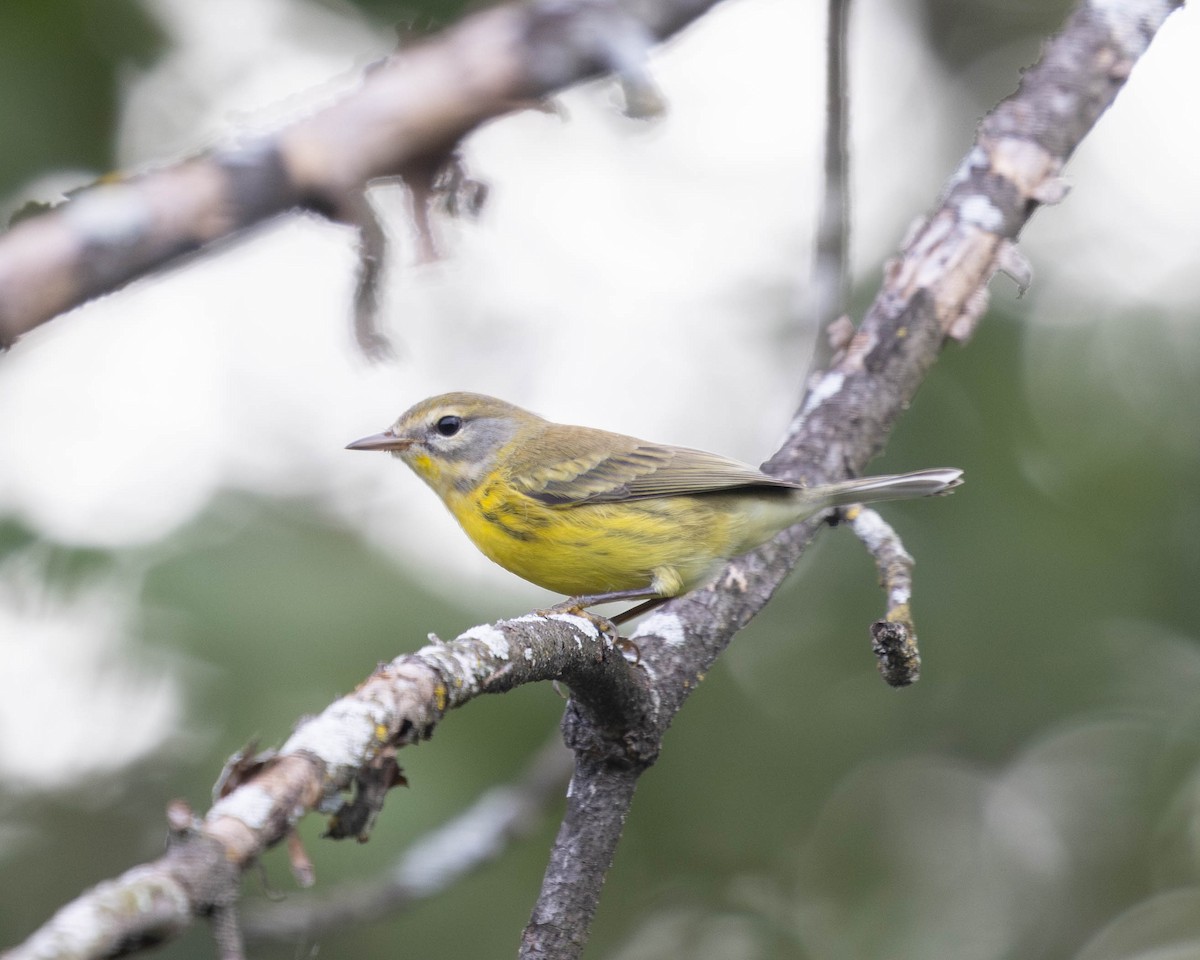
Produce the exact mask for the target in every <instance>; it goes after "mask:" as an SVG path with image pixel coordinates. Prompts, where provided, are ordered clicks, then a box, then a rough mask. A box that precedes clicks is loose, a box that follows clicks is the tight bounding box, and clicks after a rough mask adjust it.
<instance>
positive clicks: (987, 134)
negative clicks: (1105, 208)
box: [522, 0, 1179, 958]
mask: <svg viewBox="0 0 1200 960" xmlns="http://www.w3.org/2000/svg"><path fill="white" fill-rule="evenodd" d="M1178 5H1179V3H1178V2H1175V0H1084V2H1082V3H1081V4H1080V5H1079V6H1078V7H1077V8H1076V9H1075V11H1074V12H1073V13H1072V14H1071V16H1070V18H1069V19H1068V21H1067V23H1066V24H1065V26H1064V27H1063V30H1062V32H1061V33H1059V34H1058V35H1057V36H1056V37H1054V38H1053V39H1052V40H1051V41H1050V43H1049V44H1048V45H1047V47H1046V49H1045V52H1044V54H1043V57H1042V60H1041V62H1039V63H1038V64H1037V65H1036V66H1035V67H1033V68H1031V69H1030V70H1028V71H1027V72H1026V73H1025V74H1024V75H1023V77H1022V80H1021V84H1020V87H1019V89H1018V90H1017V92H1016V93H1015V94H1013V95H1012V96H1011V97H1009V98H1008V99H1007V100H1005V101H1004V102H1003V103H1001V104H1000V105H999V106H998V107H996V109H995V110H993V111H992V113H990V114H989V115H988V116H987V117H986V118H985V119H984V121H983V123H982V124H981V126H980V129H979V133H978V136H977V138H976V142H975V145H974V146H973V147H972V149H971V150H970V151H969V153H968V154H967V156H966V157H965V158H964V160H963V162H962V163H961V164H960V166H959V169H958V171H957V172H956V173H955V174H954V176H953V177H952V178H951V179H950V182H949V183H948V185H947V187H946V190H945V192H944V193H943V196H942V197H941V200H940V201H939V203H938V205H937V206H936V207H935V209H934V210H933V212H932V213H931V214H930V215H929V217H928V218H927V219H926V220H925V221H924V222H923V223H922V224H921V225H920V226H919V227H918V228H917V229H915V230H914V231H913V233H912V236H911V237H910V239H909V240H908V241H907V242H906V243H905V245H904V247H903V249H902V250H901V251H900V252H899V253H898V254H897V256H896V258H895V259H894V260H893V261H892V262H891V263H890V264H889V265H888V268H887V270H886V272H885V276H884V283H883V286H882V288H881V290H880V292H879V294H878V295H877V296H876V298H875V300H874V302H873V303H872V305H871V307H870V309H869V310H868V311H867V314H866V316H865V317H864V318H863V321H862V323H861V324H860V326H859V329H858V331H857V332H856V333H855V334H854V335H853V337H852V338H851V339H850V340H849V342H848V343H847V344H846V345H845V347H844V349H842V350H841V351H840V352H839V353H838V354H837V355H836V356H835V357H834V358H833V360H832V362H831V363H830V365H829V367H828V369H826V370H823V371H818V372H817V373H815V374H814V375H813V376H812V377H811V378H810V382H809V384H808V390H807V393H806V396H805V399H804V402H803V404H802V406H801V408H800V410H799V412H798V413H797V415H796V417H795V419H794V420H793V421H792V423H791V425H790V428H789V431H788V435H787V439H786V441H785V442H784V444H783V446H782V448H781V449H780V450H779V451H778V453H776V454H775V456H773V457H772V458H771V459H770V460H769V461H768V462H767V464H766V465H765V468H766V469H767V470H768V471H770V472H775V473H779V474H783V475H786V476H789V477H794V478H803V479H804V480H806V481H807V482H809V483H813V484H816V483H827V482H831V481H834V480H839V479H842V478H844V477H846V476H848V475H851V474H855V473H859V472H860V471H862V469H863V468H864V467H865V466H866V464H867V462H868V461H869V460H870V459H871V458H872V457H873V456H875V454H876V453H878V452H879V450H880V449H881V448H882V447H883V445H884V442H885V441H886V439H887V436H888V434H889V433H890V431H891V428H892V425H893V424H894V422H895V421H896V418H897V417H899V416H900V414H901V413H902V412H903V411H904V410H905V409H906V408H907V407H908V405H909V403H910V401H911V400H912V397H913V395H914V394H915V392H916V390H917V387H918V386H919V385H920V383H921V381H922V380H923V379H924V378H925V375H926V373H928V371H929V369H930V367H932V366H933V364H934V362H935V360H936V359H937V356H938V354H939V352H940V351H941V349H942V346H943V345H944V344H945V342H946V341H947V339H957V340H960V341H961V340H965V339H966V338H967V337H968V336H969V334H970V332H971V330H972V328H973V326H974V324H975V323H976V322H977V321H978V319H979V317H980V316H981V315H982V312H983V309H984V307H985V305H986V302H987V300H986V297H987V284H988V282H989V281H990V280H991V278H992V276H993V275H994V274H995V273H996V272H997V271H998V270H1004V271H1006V272H1011V273H1015V274H1017V275H1018V277H1019V279H1020V281H1023V279H1024V273H1025V270H1024V268H1023V265H1022V261H1021V259H1020V257H1019V256H1017V255H1016V253H1015V248H1014V247H1013V241H1014V240H1015V238H1016V237H1017V235H1018V234H1019V233H1020V231H1021V228H1022V227H1023V226H1024V225H1025V223H1026V222H1027V221H1028V219H1029V217H1030V216H1031V215H1032V214H1033V212H1034V210H1036V209H1037V207H1038V206H1039V205H1040V204H1042V203H1048V202H1052V201H1054V200H1057V199H1059V198H1061V196H1062V193H1063V191H1062V187H1061V183H1062V181H1061V178H1060V172H1061V170H1062V167H1063V165H1064V164H1065V163H1066V161H1067V159H1068V158H1069V157H1070V155H1071V154H1072V153H1073V152H1074V150H1075V148H1076V147H1077V146H1078V145H1079V142H1080V141H1081V140H1082V139H1083V137H1084V135H1085V134H1086V133H1087V132H1088V131H1089V130H1090V129H1091V128H1092V126H1093V124H1095V122H1096V120H1097V119H1098V118H1099V116H1100V115H1101V114H1102V113H1103V112H1104V110H1105V109H1107V107H1108V106H1109V105H1110V104H1111V103H1112V101H1113V99H1114V98H1115V97H1116V95H1117V93H1118V92H1119V90H1120V88H1121V86H1122V84H1123V83H1124V81H1125V80H1126V79H1127V78H1128V76H1129V73H1130V70H1131V69H1132V67H1133V64H1134V63H1135V62H1136V60H1137V58H1138V57H1139V56H1141V55H1142V54H1143V53H1144V52H1145V50H1146V48H1147V46H1148V45H1149V43H1150V41H1151V39H1152V38H1153V36H1154V34H1155V32H1156V31H1157V30H1158V28H1159V27H1160V26H1161V25H1162V22H1163V21H1164V20H1165V19H1166V17H1167V15H1168V14H1169V13H1170V12H1171V11H1172V10H1173V9H1175V7H1177V6H1178ZM820 523H821V521H820V519H817V518H814V519H812V520H809V521H806V522H805V523H802V524H799V525H797V526H795V527H793V528H792V529H791V530H788V531H786V532H785V533H783V534H781V535H780V536H779V537H777V538H776V539H775V540H774V541H772V542H771V543H770V544H767V545H766V546H764V547H761V548H759V549H758V550H756V551H754V552H753V553H751V554H748V555H747V556H745V557H741V558H739V559H737V560H734V561H733V562H732V563H730V564H729V565H728V566H727V567H726V568H725V570H724V572H723V573H722V574H721V575H720V576H719V577H718V578H717V579H716V580H715V581H714V582H713V583H712V584H711V585H710V586H708V587H707V588H705V589H702V590H697V591H694V592H693V593H690V594H688V595H687V596H684V597H681V598H679V599H678V600H674V601H672V602H671V603H669V604H667V605H666V606H664V607H663V608H661V609H660V610H658V611H657V612H655V613H654V614H652V615H651V616H649V617H647V618H646V620H645V621H644V622H643V623H642V625H641V628H640V629H639V630H638V631H637V633H636V634H635V635H634V637H633V638H632V639H633V642H634V643H635V644H636V645H637V646H638V648H639V650H640V651H641V665H642V668H643V669H644V670H646V672H647V673H648V675H649V677H650V679H651V684H652V687H653V689H654V691H655V693H656V694H657V696H658V703H659V713H658V718H659V723H660V724H661V725H662V726H663V727H664V728H665V727H666V725H667V724H669V723H670V722H671V719H672V718H673V717H674V716H675V713H676V712H677V711H678V710H679V708H680V707H681V706H682V705H683V703H684V701H685V700H686V699H687V698H688V696H690V694H691V692H692V691H693V690H694V689H695V688H696V685H697V684H698V683H699V682H700V680H701V679H702V678H703V676H704V674H705V673H706V672H707V670H708V669H709V667H710V666H711V665H712V663H713V662H714V661H715V660H716V658H717V657H718V656H719V655H720V653H721V652H722V651H723V650H724V649H725V647H726V646H727V645H728V643H729V641H730V640H731V639H732V637H733V636H734V634H735V633H736V632H737V631H738V630H740V629H741V628H742V627H743V626H744V625H745V624H746V623H747V622H748V621H749V620H750V619H751V618H752V617H753V616H754V615H755V614H756V613H757V612H758V611H759V610H760V609H761V608H762V607H763V605H764V604H765V603H766V602H767V600H768V599H770V597H771V595H772V594H773V593H774V591H775V590H776V588H777V587H778V586H779V584H780V583H781V582H782V581H783V579H784V577H786V576H787V574H788V572H789V571H790V570H791V569H792V567H793V566H794V565H795V563H796V561H797V560H798V559H799V557H800V554H801V553H802V552H803V550H804V548H805V547H806V546H807V544H808V542H809V540H811V539H812V537H813V535H814V534H815V532H816V530H817V529H818V528H819V526H820ZM604 776H608V777H610V779H611V780H612V781H613V783H614V789H613V791H612V794H611V795H612V796H613V797H622V796H625V797H627V798H628V799H631V798H632V790H628V791H623V790H622V787H623V786H624V781H625V777H626V774H625V773H624V771H622V770H621V769H620V766H619V765H614V766H613V767H612V768H611V769H610V770H606V769H605V768H600V769H599V770H598V771H594V772H593V779H595V778H599V777H604ZM575 783H576V785H577V786H579V787H581V788H583V789H581V790H580V792H581V793H582V794H584V795H585V796H586V795H587V793H588V791H589V790H590V789H592V788H593V786H594V785H593V783H592V782H583V783H580V780H579V770H578V768H577V773H576V781H575ZM584 810H585V801H582V800H581V801H580V802H579V803H578V804H576V803H575V801H574V794H573V795H572V799H571V800H569V801H568V813H567V820H565V821H564V824H563V830H562V831H560V833H559V837H558V840H557V841H556V845H555V849H554V851H552V853H551V862H550V865H549V867H548V868H547V872H546V877H545V880H544V881H543V885H542V891H541V896H540V898H539V901H538V904H537V906H536V907H535V908H534V914H533V920H532V921H531V924H530V927H529V928H528V929H527V931H526V942H525V944H524V949H523V952H522V956H523V957H550V956H553V957H555V958H571V957H576V956H578V955H579V950H580V946H579V945H580V944H582V943H583V941H584V940H585V939H586V924H587V923H588V922H590V919H591V915H592V913H591V910H594V905H592V907H591V909H589V908H588V903H587V902H585V898H587V897H591V896H592V895H593V892H594V891H596V890H598V889H599V882H598V881H597V876H598V877H600V878H602V877H603V873H604V871H605V870H606V869H607V867H608V865H609V864H610V863H611V862H612V855H613V851H614V850H615V845H616V842H617V839H618V838H619V836H620V825H621V824H622V823H623V822H624V819H625V816H626V815H627V813H628V800H627V801H626V803H625V804H624V805H620V806H609V807H606V808H604V809H598V810H596V809H593V810H591V811H589V812H590V819H587V820H586V821H585V820H584V817H583V816H582V815H581V814H582V813H583V812H584ZM572 826H573V829H571V828H570V827H572ZM585 834H586V836H585ZM597 838H604V839H606V840H607V841H608V842H609V844H610V846H604V847H601V848H600V849H596V848H595V841H596V840H597ZM585 839H586V840H587V841H589V842H590V843H591V844H592V846H591V847H590V848H589V853H590V856H591V857H592V858H593V859H592V861H591V863H590V864H588V869H589V870H590V873H591V875H590V876H589V877H587V878H585V879H586V881H587V882H586V883H585V882H583V879H584V878H580V876H579V867H578V863H577V861H575V860H574V857H573V852H574V851H575V850H576V848H577V845H578V844H580V843H581V842H583V841H584V840H585ZM576 889H579V890H582V891H584V892H582V893H580V894H579V895H578V896H576V895H575V893H574V891H575V890H576ZM531 941H533V942H532V943H531ZM543 943H553V945H554V947H553V949H542V948H541V947H540V944H543Z"/></svg>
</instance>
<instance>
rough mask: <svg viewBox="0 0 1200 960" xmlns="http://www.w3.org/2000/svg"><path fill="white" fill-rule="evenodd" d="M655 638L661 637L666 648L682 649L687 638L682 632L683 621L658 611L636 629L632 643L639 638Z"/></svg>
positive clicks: (671, 614)
mask: <svg viewBox="0 0 1200 960" xmlns="http://www.w3.org/2000/svg"><path fill="white" fill-rule="evenodd" d="M651 635H652V636H655V637H662V640H663V642H664V643H665V644H666V645H667V646H668V647H682V646H683V644H684V643H685V642H686V640H687V638H686V636H685V635H684V631H683V621H681V620H680V619H679V617H677V616H676V615H675V614H673V613H664V612H663V611H661V610H660V611H658V612H657V613H652V614H650V616H648V617H647V618H646V619H645V620H643V621H642V625H641V626H640V627H639V628H638V631H637V633H636V634H634V636H633V640H634V642H636V641H637V638H638V637H639V636H651Z"/></svg>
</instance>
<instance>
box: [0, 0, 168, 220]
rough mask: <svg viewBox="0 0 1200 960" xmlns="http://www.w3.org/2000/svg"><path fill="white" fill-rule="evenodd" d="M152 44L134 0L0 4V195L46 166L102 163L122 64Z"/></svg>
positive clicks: (146, 54)
mask: <svg viewBox="0 0 1200 960" xmlns="http://www.w3.org/2000/svg"><path fill="white" fill-rule="evenodd" d="M161 43H162V37H161V35H160V34H159V32H158V30H157V28H156V26H155V24H154V22H153V20H152V19H151V18H150V17H149V16H147V15H146V13H145V12H144V10H143V8H142V5H141V4H140V3H138V2H136V0H53V2H50V3H46V2H44V0H4V3H0V90H3V91H4V95H3V96H0V130H2V131H4V137H3V146H2V147H0V198H3V197H5V196H7V195H8V194H9V193H11V192H12V191H13V190H15V189H16V188H17V187H18V186H19V185H20V184H21V183H23V182H24V181H26V180H28V179H30V178H32V177H35V176H38V175H40V174H44V173H47V172H49V171H53V170H56V169H62V168H67V169H80V168H82V169H90V170H93V171H96V173H97V174H99V173H101V172H103V171H104V170H107V169H108V168H109V167H110V165H111V164H112V133H113V128H114V126H115V123H116V118H117V110H118V97H119V93H120V90H119V83H118V80H119V76H120V71H121V68H122V65H123V64H126V63H129V62H140V63H144V62H146V61H148V60H149V59H150V58H151V57H153V56H154V55H155V54H156V53H157V52H158V51H159V50H160V49H161Z"/></svg>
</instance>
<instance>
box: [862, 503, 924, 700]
mask: <svg viewBox="0 0 1200 960" xmlns="http://www.w3.org/2000/svg"><path fill="white" fill-rule="evenodd" d="M845 517H846V523H847V525H848V526H849V527H850V529H851V530H853V531H854V535H855V536H856V537H858V539H859V540H861V541H862V543H863V546H865V547H866V548H867V552H868V553H870V554H871V557H872V559H873V560H874V561H875V569H876V570H878V571H879V583H880V584H881V585H882V587H883V589H884V592H885V593H886V594H887V613H886V614H885V615H884V618H883V619H882V620H877V621H875V623H873V624H872V625H871V647H872V649H873V650H874V652H875V659H876V661H877V662H878V666H879V673H880V674H881V675H882V676H883V679H884V680H885V681H887V683H888V684H889V685H890V686H893V687H907V686H908V685H909V684H911V683H916V682H917V680H918V679H919V678H920V676H921V653H920V650H919V648H918V647H917V628H916V625H915V624H914V623H913V619H912V606H911V602H912V571H913V564H914V561H913V558H912V554H910V553H909V552H908V551H907V550H905V549H904V544H903V543H902V542H901V540H900V535H899V534H898V533H896V531H895V530H894V529H893V528H892V526H891V524H889V523H888V522H887V521H886V520H884V519H883V517H881V516H880V515H879V513H878V511H876V510H872V509H870V508H869V507H856V508H853V509H850V510H847V511H846V512H845Z"/></svg>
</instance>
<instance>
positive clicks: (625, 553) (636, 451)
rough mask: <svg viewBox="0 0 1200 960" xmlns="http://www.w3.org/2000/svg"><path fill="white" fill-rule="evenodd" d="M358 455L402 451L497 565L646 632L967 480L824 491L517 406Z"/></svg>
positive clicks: (423, 428) (457, 403) (868, 483)
mask: <svg viewBox="0 0 1200 960" xmlns="http://www.w3.org/2000/svg"><path fill="white" fill-rule="evenodd" d="M347 449H349V450H388V451H390V452H391V453H392V455H393V456H396V457H399V458H400V459H401V460H403V461H404V462H405V463H407V464H408V465H409V466H410V467H411V468H412V469H413V471H414V472H415V473H416V474H417V476H419V477H420V478H421V479H422V480H424V481H425V482H426V483H427V484H429V486H431V487H432V488H433V491H434V492H435V493H436V494H437V495H438V496H439V497H441V498H442V502H443V503H444V504H445V505H446V506H447V508H449V510H450V512H451V513H452V514H454V518H455V519H456V520H457V521H458V522H459V524H460V525H461V526H462V528H463V530H464V531H465V532H466V534H467V536H468V537H470V538H471V540H472V542H473V543H474V544H475V546H477V547H478V548H479V549H480V550H481V551H482V552H483V553H484V555H485V556H487V557H488V558H489V559H491V560H494V561H495V562H496V563H498V564H500V566H502V567H504V568H505V569H506V570H510V571H511V572H513V573H515V574H516V575H517V576H519V577H524V578H525V579H526V580H529V581H531V582H533V583H536V584H537V585H538V586H541V587H545V588H546V589H548V590H553V591H554V592H555V593H561V594H565V595H567V596H569V597H570V598H571V600H570V601H568V603H567V604H566V606H569V607H571V608H578V609H582V608H584V607H589V606H592V605H593V604H598V603H608V602H611V601H619V600H644V601H646V602H645V603H642V604H639V605H638V606H635V607H633V608H632V609H630V610H626V611H624V612H622V613H621V614H619V615H618V616H616V617H613V618H612V621H613V622H614V623H622V622H624V621H626V620H629V619H632V618H633V617H635V616H638V615H639V614H641V613H644V612H645V611H646V610H648V609H650V608H652V607H654V606H657V605H658V604H660V603H662V602H664V601H666V600H668V599H670V598H671V597H676V596H679V595H680V594H682V593H686V592H687V591H689V590H692V589H694V588H695V587H698V586H701V585H702V584H704V583H706V582H707V581H708V580H709V579H710V578H711V577H712V576H713V575H714V574H715V573H716V572H717V570H718V569H719V568H720V566H721V565H722V563H724V562H725V561H726V560H729V559H730V558H732V557H736V556H739V555H741V554H743V553H746V552H747V551H749V550H752V549H754V548H755V547H757V546H760V545H761V544H763V543H766V542H767V541H768V540H770V539H771V538H772V537H773V536H775V534H777V533H779V532H780V531H781V530H785V529H787V528H788V527H790V526H792V525H793V524H795V523H799V522H800V521H801V520H804V519H806V518H808V517H811V516H812V515H813V514H816V513H819V512H820V511H822V510H825V509H827V508H829V507H837V506H843V505H845V504H849V503H869V502H872V501H876V500H904V499H909V498H915V497H928V496H936V495H938V494H943V493H948V492H949V491H950V490H952V489H953V488H954V487H956V486H958V485H959V483H961V482H962V481H961V478H962V471H961V470H954V469H940V470H922V471H920V472H918V473H906V474H901V475H898V476H885V477H864V478H862V479H856V480H846V481H843V482H840V483H830V484H825V485H823V486H817V487H805V486H802V485H801V484H797V483H792V482H790V481H788V480H782V479H780V478H779V477H772V476H768V475H767V474H765V473H763V472H762V471H761V470H758V469H756V468H754V467H752V466H750V465H749V464H745V463H740V462H738V461H737V460H731V459H729V458H727V457H722V456H719V455H717V454H715V453H705V452H703V451H701V450H690V449H687V448H685V447H672V446H667V445H665V444H660V443H647V442H646V441H645V440H637V439H635V438H633V437H626V436H623V435H621V434H619V433H609V432H607V431H605V430H594V429H591V428H589V427H574V426H568V425H566V424H561V423H552V422H550V421H549V420H543V419H542V418H541V417H539V416H537V415H536V414H533V413H530V412H528V411H527V410H522V409H521V408H520V407H517V406H514V405H513V404H511V403H505V402H504V401H503V400H497V399H495V398H494V397H487V396H483V395H481V394H477V393H447V394H442V395H441V396H437V397H431V398H430V399H428V400H423V401H421V402H420V403H418V404H417V405H416V406H414V407H413V408H412V409H410V410H409V411H407V412H406V413H404V414H403V415H402V416H401V417H400V419H399V420H397V421H396V422H395V423H394V424H392V426H391V427H390V428H389V429H388V430H386V431H385V432H384V433H378V434H375V435H374V436H370V437H363V438H362V439H361V440H355V441H354V442H353V443H351V444H349V445H348V447H347Z"/></svg>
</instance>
